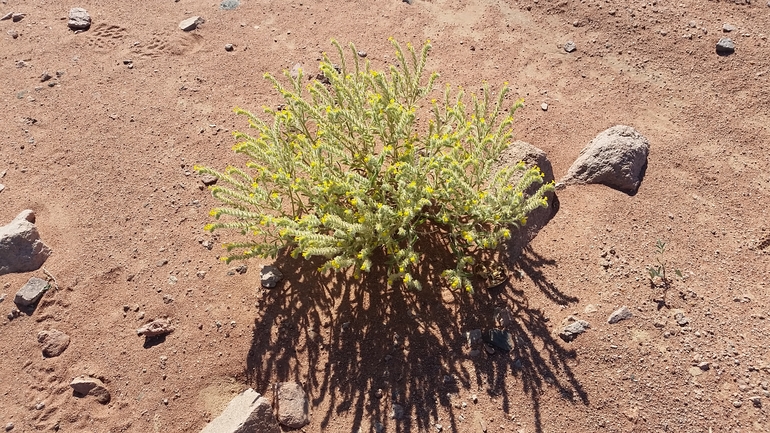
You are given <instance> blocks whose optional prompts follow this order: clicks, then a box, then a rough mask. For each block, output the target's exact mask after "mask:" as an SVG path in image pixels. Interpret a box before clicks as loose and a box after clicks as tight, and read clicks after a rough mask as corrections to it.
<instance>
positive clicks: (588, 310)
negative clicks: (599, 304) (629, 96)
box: [583, 304, 598, 314]
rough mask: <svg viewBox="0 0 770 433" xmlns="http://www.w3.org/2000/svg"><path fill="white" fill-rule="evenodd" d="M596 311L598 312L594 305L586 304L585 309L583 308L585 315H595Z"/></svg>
mask: <svg viewBox="0 0 770 433" xmlns="http://www.w3.org/2000/svg"><path fill="white" fill-rule="evenodd" d="M597 311H598V309H597V308H596V305H594V304H588V305H586V307H585V308H583V312H584V313H586V314H593V313H595V312H597Z"/></svg>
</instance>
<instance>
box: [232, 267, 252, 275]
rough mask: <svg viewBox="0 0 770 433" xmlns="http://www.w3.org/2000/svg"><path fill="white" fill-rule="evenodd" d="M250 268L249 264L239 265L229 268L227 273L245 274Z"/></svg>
mask: <svg viewBox="0 0 770 433" xmlns="http://www.w3.org/2000/svg"><path fill="white" fill-rule="evenodd" d="M248 270H249V267H248V265H238V266H236V267H234V268H230V269H228V270H227V275H235V274H240V275H243V274H245V273H246V272H248Z"/></svg>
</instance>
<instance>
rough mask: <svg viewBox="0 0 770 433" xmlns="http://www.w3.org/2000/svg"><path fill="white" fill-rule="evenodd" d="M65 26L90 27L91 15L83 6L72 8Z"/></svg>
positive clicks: (78, 28) (80, 28) (84, 28)
mask: <svg viewBox="0 0 770 433" xmlns="http://www.w3.org/2000/svg"><path fill="white" fill-rule="evenodd" d="M67 26H68V27H69V28H70V29H72V30H88V29H89V28H90V27H91V16H90V15H88V12H87V11H86V10H85V9H83V8H72V9H70V16H69V21H67Z"/></svg>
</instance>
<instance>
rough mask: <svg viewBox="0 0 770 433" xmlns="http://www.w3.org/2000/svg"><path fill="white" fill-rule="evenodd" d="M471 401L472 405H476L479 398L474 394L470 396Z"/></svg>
mask: <svg viewBox="0 0 770 433" xmlns="http://www.w3.org/2000/svg"><path fill="white" fill-rule="evenodd" d="M471 401H473V403H474V404H475V403H478V402H479V396H477V395H476V394H473V395H471Z"/></svg>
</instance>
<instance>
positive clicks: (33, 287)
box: [13, 277, 50, 307]
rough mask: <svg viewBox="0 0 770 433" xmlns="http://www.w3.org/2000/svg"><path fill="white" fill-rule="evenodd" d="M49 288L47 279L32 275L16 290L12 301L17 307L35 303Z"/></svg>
mask: <svg viewBox="0 0 770 433" xmlns="http://www.w3.org/2000/svg"><path fill="white" fill-rule="evenodd" d="M49 288H50V286H49V285H48V281H46V280H43V279H41V278H37V277H32V278H30V279H29V281H27V282H26V283H25V284H24V285H23V286H21V289H19V291H18V292H16V296H15V297H14V298H13V302H14V303H15V304H16V305H18V306H19V307H29V306H31V305H35V304H36V303H37V301H39V300H40V298H41V297H42V296H43V294H44V293H45V292H46V290H48V289H49Z"/></svg>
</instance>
